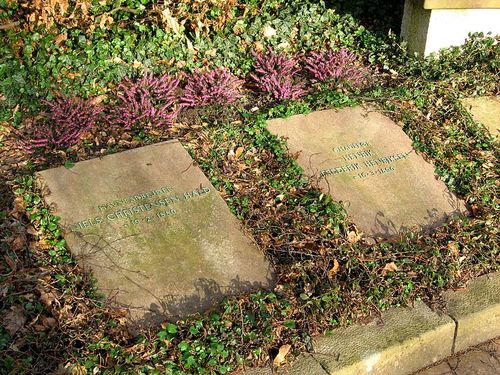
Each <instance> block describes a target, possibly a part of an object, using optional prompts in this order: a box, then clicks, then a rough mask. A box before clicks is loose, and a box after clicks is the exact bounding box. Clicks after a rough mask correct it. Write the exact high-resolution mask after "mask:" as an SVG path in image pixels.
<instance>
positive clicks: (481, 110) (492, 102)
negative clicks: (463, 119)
mask: <svg viewBox="0 0 500 375" xmlns="http://www.w3.org/2000/svg"><path fill="white" fill-rule="evenodd" d="M462 104H463V105H464V106H465V108H466V109H467V110H468V111H469V112H470V114H471V115H472V118H473V119H474V121H476V122H480V123H481V124H483V125H484V126H486V128H487V129H488V130H489V132H490V133H491V135H493V136H495V137H498V136H500V97H497V96H483V97H478V98H466V99H463V100H462Z"/></svg>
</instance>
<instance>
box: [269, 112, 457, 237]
mask: <svg viewBox="0 0 500 375" xmlns="http://www.w3.org/2000/svg"><path fill="white" fill-rule="evenodd" d="M268 128H269V130H270V131H271V132H272V133H274V134H277V135H279V136H283V137H285V138H286V139H287V143H288V146H289V148H290V150H291V151H292V152H293V153H298V159H297V161H298V163H299V164H300V166H301V167H302V168H303V169H304V173H305V174H306V175H307V176H309V177H310V178H311V179H313V181H316V180H317V181H318V183H319V187H320V188H321V190H322V191H324V192H325V193H326V194H330V195H331V196H332V197H333V198H334V199H335V200H337V201H342V202H343V203H344V205H345V207H346V210H347V212H348V213H349V215H350V216H351V218H352V221H353V222H354V223H355V224H356V225H357V226H358V228H359V229H360V230H361V231H362V232H364V233H365V234H368V235H381V236H385V237H389V236H393V235H399V234H400V233H401V232H406V231H410V230H415V229H421V228H432V227H434V226H436V225H439V224H441V223H443V222H444V221H445V220H447V219H448V218H449V217H450V216H454V215H457V214H459V213H461V212H465V207H464V204H463V202H461V201H460V200H459V199H457V197H456V196H454V195H453V194H452V193H451V192H450V191H449V190H448V189H447V188H446V185H445V184H444V183H443V182H442V181H440V180H438V179H437V178H436V176H435V173H434V167H433V166H432V165H431V164H429V163H428V162H426V161H425V160H424V159H423V158H422V157H421V156H420V155H418V154H417V153H416V152H415V150H414V149H413V148H412V142H411V140H410V139H409V138H408V136H407V135H406V134H405V133H404V131H403V130H402V129H401V127H400V126H398V125H397V124H396V123H394V122H393V121H392V120H391V119H389V118H388V117H386V116H384V115H382V114H381V113H379V112H377V111H376V110H374V109H373V108H368V107H354V108H344V109H342V110H326V111H319V112H313V113H310V114H308V115H297V116H292V117H291V118H288V119H275V120H272V121H270V122H269V124H268Z"/></svg>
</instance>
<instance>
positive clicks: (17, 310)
mask: <svg viewBox="0 0 500 375" xmlns="http://www.w3.org/2000/svg"><path fill="white" fill-rule="evenodd" d="M25 323H26V316H25V315H24V309H23V308H22V307H21V306H17V305H16V306H12V307H11V309H10V311H9V312H8V313H7V314H5V315H4V317H3V319H2V326H3V328H5V330H6V331H7V332H8V333H9V335H11V336H14V335H15V334H16V333H17V332H18V331H19V330H20V329H21V328H23V327H24V324H25Z"/></svg>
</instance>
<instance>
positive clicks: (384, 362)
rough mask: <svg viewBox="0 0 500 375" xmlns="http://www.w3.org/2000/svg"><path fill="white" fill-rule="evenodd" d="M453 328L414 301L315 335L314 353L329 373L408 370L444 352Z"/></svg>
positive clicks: (450, 322) (446, 319)
mask: <svg viewBox="0 0 500 375" xmlns="http://www.w3.org/2000/svg"><path fill="white" fill-rule="evenodd" d="M454 332H455V324H454V322H453V320H452V319H451V318H449V317H448V316H446V315H441V316H440V315H438V314H437V313H435V312H433V311H432V310H431V309H429V308H428V307H427V306H426V305H425V304H424V303H423V302H417V303H415V306H414V307H413V308H392V309H389V310H387V311H385V312H383V313H382V315H381V319H380V320H378V321H373V322H371V323H369V324H367V325H354V326H351V327H347V328H340V329H336V330H334V331H332V334H331V336H321V337H317V338H315V339H314V341H313V347H314V356H315V358H316V359H317V360H318V361H319V362H320V363H321V364H322V366H323V368H324V369H325V370H326V371H327V372H328V373H329V374H331V375H357V374H373V375H378V374H380V375H391V374H393V375H397V374H411V373H413V372H414V371H417V370H419V369H421V368H423V367H425V366H428V365H430V364H432V363H434V362H436V361H438V360H441V359H442V358H446V357H447V356H449V355H450V354H451V348H452V344H453V334H454Z"/></svg>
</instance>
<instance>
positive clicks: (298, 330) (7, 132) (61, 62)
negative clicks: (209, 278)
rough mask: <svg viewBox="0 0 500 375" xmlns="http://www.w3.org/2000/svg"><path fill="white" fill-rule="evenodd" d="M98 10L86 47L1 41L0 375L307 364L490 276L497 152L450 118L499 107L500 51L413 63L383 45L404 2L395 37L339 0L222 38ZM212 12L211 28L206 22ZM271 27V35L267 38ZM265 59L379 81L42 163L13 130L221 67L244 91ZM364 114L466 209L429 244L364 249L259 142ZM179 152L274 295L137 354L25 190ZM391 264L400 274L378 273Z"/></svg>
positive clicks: (178, 327) (56, 35)
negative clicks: (316, 343) (270, 126)
mask: <svg viewBox="0 0 500 375" xmlns="http://www.w3.org/2000/svg"><path fill="white" fill-rule="evenodd" d="M101 3H102V2H101ZM108 3H111V2H108ZM187 3H188V2H186V4H187ZM356 3H360V4H362V3H363V2H356ZM384 3H385V2H384ZM93 5H94V6H93V8H92V9H91V10H90V12H91V13H92V14H93V15H94V16H95V17H96V20H99V18H98V17H99V15H101V17H102V15H103V14H110V13H109V12H111V11H112V10H113V9H117V8H120V9H119V10H118V11H116V12H114V13H112V14H111V17H112V18H113V22H112V23H111V24H110V25H108V26H106V28H105V29H102V28H100V27H99V26H97V27H95V28H94V30H93V31H92V32H90V31H89V26H88V25H85V27H82V28H78V27H76V26H74V27H64V26H61V25H55V26H54V27H53V28H52V29H51V30H46V29H43V28H41V27H39V28H36V27H35V28H33V29H31V30H30V29H28V28H12V29H11V28H9V29H5V30H3V29H0V33H1V37H2V47H1V48H0V51H1V52H0V53H1V55H0V56H1V59H0V92H1V97H0V99H1V100H0V121H1V123H0V131H1V133H0V147H1V149H0V158H1V161H2V164H1V168H2V169H0V171H1V172H2V179H1V181H0V191H1V193H2V197H1V199H0V220H1V226H0V228H1V235H0V238H1V242H0V246H1V249H2V253H3V255H4V256H3V259H2V262H1V268H2V272H1V275H0V282H1V284H0V295H2V302H1V304H0V307H1V316H2V317H3V318H4V321H5V317H9V319H10V320H9V322H10V323H9V325H8V326H6V325H5V324H3V327H2V328H0V351H1V352H2V353H3V354H2V356H1V359H0V368H1V369H2V372H4V373H48V372H50V371H54V370H56V369H57V368H59V371H63V370H65V371H67V372H70V373H75V374H79V373H165V372H167V373H168V372H169V371H170V372H172V373H228V372H230V371H232V370H235V369H238V368H240V367H241V366H243V365H247V366H248V365H256V364H263V363H266V362H267V361H269V360H272V359H273V358H274V356H275V355H276V354H277V351H278V349H279V348H280V347H281V346H282V345H284V344H292V346H293V348H294V350H295V352H298V351H300V350H307V349H308V348H310V338H311V335H313V334H318V333H325V332H327V331H328V330H331V329H334V328H335V327H338V326H340V325H347V324H350V323H352V322H353V321H356V320H357V319H360V318H363V317H365V316H367V315H369V314H372V313H377V312H378V311H380V310H383V309H386V308H388V307H390V306H398V305H405V304H411V302H412V301H414V300H417V299H423V300H425V301H428V302H431V303H433V304H435V305H436V306H438V305H439V296H440V293H441V292H442V291H443V290H445V289H448V288H453V287H457V286H461V285H463V283H465V282H466V281H467V280H469V279H470V278H472V277H474V276H477V275H480V274H483V273H486V272H489V271H494V270H498V269H499V268H500V267H499V265H500V262H499V256H500V255H499V247H498V228H499V227H500V225H499V224H500V223H499V219H498V209H499V202H498V196H499V194H498V189H499V186H498V141H495V140H494V139H493V138H492V137H491V136H490V135H489V134H488V133H487V132H486V131H485V130H484V128H483V127H482V126H481V125H480V124H477V123H474V121H473V120H472V119H471V117H470V116H469V115H468V114H467V112H466V111H465V109H464V108H463V107H462V105H461V104H460V102H459V99H460V98H461V97H464V96H475V95H485V94H498V91H499V88H500V85H499V79H498V78H499V67H500V54H499V52H500V44H498V41H499V40H498V38H494V37H491V36H487V37H484V36H474V37H473V38H471V39H470V40H469V41H468V42H467V44H466V45H465V46H464V47H463V48H462V49H459V48H455V49H450V50H447V51H446V52H444V53H443V54H442V55H441V57H440V58H439V59H434V58H429V59H426V60H420V59H416V58H414V57H412V56H410V55H408V54H407V53H406V50H405V47H404V45H401V44H400V43H399V42H398V39H397V38H396V37H395V35H394V34H393V33H391V32H388V28H387V26H392V28H393V30H396V29H397V25H394V24H391V22H394V23H395V22H397V20H398V16H397V15H399V16H400V13H398V12H399V11H400V8H401V7H400V5H397V4H392V5H394V6H392V5H391V4H389V5H383V6H382V5H381V6H380V7H379V8H377V9H380V11H381V12H382V11H383V10H385V11H387V12H392V13H387V14H390V15H391V17H385V19H386V20H387V22H388V23H389V25H387V24H385V23H384V22H381V21H380V19H384V17H378V18H375V19H374V18H370V17H369V15H367V14H366V13H363V12H361V11H359V9H360V8H359V7H357V8H354V5H353V4H351V5H347V4H345V2H342V1H338V2H328V4H325V3H323V2H312V1H311V2H309V1H283V0H274V1H269V0H265V1H257V0H254V1H245V2H238V6H235V8H234V9H233V10H232V12H233V13H234V14H233V17H232V18H231V19H230V20H229V21H228V22H227V23H225V24H224V25H223V27H220V28H219V29H218V30H215V29H210V30H208V31H207V32H199V31H197V30H196V29H193V27H192V26H189V25H191V24H190V23H189V22H185V23H184V26H183V25H180V27H179V30H178V32H174V31H172V30H170V31H168V30H167V29H166V28H165V25H164V24H162V23H161V22H160V21H159V20H158V18H156V17H154V16H153V15H154V14H155V13H152V12H151V10H152V9H153V8H152V7H153V4H152V2H151V1H149V0H145V1H136V0H127V1H124V0H123V1H115V2H114V3H113V4H107V3H106V4H105V5H99V2H97V1H96V2H95V4H93ZM186 6H187V5H186ZM334 7H336V9H337V11H335V10H334V9H335V8H334ZM121 8H123V9H121ZM0 9H3V10H4V13H3V14H2V16H4V17H5V18H8V19H9V20H11V21H12V20H13V21H22V13H21V11H22V9H21V8H19V7H18V5H17V3H16V2H13V1H7V2H5V1H3V2H2V1H0ZM127 9H128V10H127ZM217 9H218V8H216V7H215V6H214V7H213V9H212V8H211V9H210V11H209V12H208V13H207V17H209V18H210V17H212V18H213V19H216V18H217V17H218V16H219V13H220V9H219V10H217ZM356 9H357V13H356V12H354V11H355V10H356ZM131 10H133V12H132V11H131ZM188 10H190V9H188ZM191 10H192V9H191ZM347 11H350V12H351V13H352V14H354V15H355V16H356V18H355V17H353V16H352V15H350V14H348V13H343V12H347ZM106 12H107V13H106ZM16 17H18V18H16ZM391 20H394V21H391ZM206 23H207V24H209V22H208V21H207V22H206ZM21 25H22V22H21ZM188 26H189V27H188ZM267 26H270V27H272V28H273V29H274V30H275V31H276V35H275V36H274V37H271V38H267V37H265V36H264V34H263V32H262V30H263V28H265V27H267ZM384 31H385V32H384ZM267 45H272V46H274V47H275V48H280V49H283V50H285V51H289V52H290V53H293V52H297V53H304V52H305V51H307V50H310V49H314V48H317V47H320V46H324V45H334V46H343V47H347V48H349V49H351V50H352V51H355V52H356V53H357V54H359V55H360V56H361V57H362V59H363V61H364V63H365V64H366V65H368V66H369V67H370V69H371V71H372V75H373V77H374V83H373V85H372V86H371V87H370V88H369V89H366V90H364V91H353V90H346V89H342V90H337V89H336V88H335V87H327V86H322V85H318V86H316V87H315V88H314V90H313V91H312V92H311V93H310V94H309V95H308V96H307V97H306V98H304V100H301V101H287V102H283V103H277V102H273V101H270V100H267V99H264V98H261V97H258V96H252V95H249V96H248V97H247V98H246V99H244V100H243V101H242V102H241V103H239V104H238V105H236V106H234V107H231V108H219V107H211V108H204V109H201V110H198V111H196V112H194V113H191V114H186V115H185V118H181V119H180V120H181V121H180V123H179V124H178V125H177V126H175V127H174V128H173V129H166V130H164V131H158V132H153V133H146V134H144V133H143V132H138V133H130V134H129V133H127V132H121V133H120V132H118V133H113V134H111V131H109V130H108V129H100V128H99V129H95V130H94V131H93V133H92V136H91V137H87V138H85V140H84V141H83V142H82V144H80V145H79V146H78V147H75V148H73V149H71V150H61V152H59V153H57V155H50V156H49V157H45V158H44V157H40V155H32V156H29V155H26V154H25V153H22V152H20V151H19V150H17V149H16V148H15V138H16V134H17V131H18V130H22V129H23V127H27V126H36V118H37V116H38V115H39V112H40V111H43V109H44V108H43V105H41V104H40V99H45V98H50V97H51V96H53V95H54V94H55V93H57V92H63V93H67V94H72V95H77V96H81V97H88V96H91V95H102V98H103V99H102V100H104V101H106V100H107V98H108V96H109V95H111V94H112V92H113V89H114V88H115V86H116V85H117V84H118V83H119V82H120V80H121V79H122V78H123V77H125V76H130V75H131V76H134V75H138V74H140V73H141V72H143V71H144V69H147V70H150V71H153V72H165V71H168V72H181V71H190V70H193V69H195V68H197V67H202V66H208V67H211V68H212V67H218V66H225V67H228V68H230V69H231V71H232V72H234V73H237V74H240V75H244V74H246V73H248V72H249V71H251V69H252V65H253V58H252V54H251V53H252V52H253V51H255V50H256V49H258V48H261V47H265V46H267ZM367 101H369V102H372V103H374V104H375V105H377V106H379V107H380V108H381V110H384V111H386V113H387V114H388V115H389V116H391V117H392V118H393V119H394V120H395V121H396V122H398V124H400V125H401V126H402V127H403V129H404V130H405V132H406V133H407V134H408V135H409V136H410V137H411V139H412V140H413V142H414V147H415V148H416V149H418V150H419V151H421V152H422V153H423V154H424V156H426V157H428V158H429V159H430V160H431V161H432V162H434V164H435V166H436V172H437V173H438V174H439V175H440V177H441V178H442V179H443V181H445V183H446V184H447V185H448V187H449V188H450V189H451V190H452V191H454V192H456V193H457V194H458V195H459V196H460V197H461V198H463V199H464V200H466V202H467V203H468V205H469V206H470V209H471V216H470V217H468V218H463V219H461V220H457V221H453V222H450V223H448V224H447V225H445V226H443V227H442V228H440V229H439V230H436V231H435V232H434V233H432V234H431V235H424V234H420V233H411V234H408V235H407V236H405V237H403V238H401V239H399V240H398V241H392V242H389V241H380V242H378V243H375V244H373V243H365V242H364V241H363V240H362V239H360V238H359V237H358V235H357V231H356V228H355V226H354V225H353V224H352V223H350V222H348V221H347V220H346V215H345V212H344V209H343V207H342V206H341V205H340V204H338V203H336V202H334V201H332V200H331V199H330V198H328V197H327V196H325V195H323V194H321V192H320V191H318V190H317V189H316V187H315V186H312V185H311V184H310V183H309V182H308V181H307V180H306V179H305V178H304V176H303V175H302V171H301V170H300V168H299V167H298V166H297V164H296V163H295V161H294V159H293V158H292V157H290V156H289V155H288V154H287V149H286V144H285V143H284V142H283V141H281V140H279V139H277V138H276V137H274V136H273V135H271V134H270V133H268V132H267V130H266V127H265V121H266V120H267V119H269V118H274V117H283V116H289V115H293V114H296V113H306V112H309V111H312V110H316V109H322V108H332V107H343V106H349V105H356V104H358V103H362V102H367ZM111 136H113V137H114V139H113V141H114V142H110V137H111ZM174 137H178V138H180V139H181V142H182V143H183V144H184V145H185V146H186V147H187V148H188V150H189V151H190V153H191V155H192V157H193V158H194V160H195V161H196V162H197V163H198V164H199V165H200V167H201V168H202V169H203V171H204V172H205V174H206V175H207V176H208V177H209V178H210V180H211V181H212V183H213V184H214V186H216V188H217V189H218V190H219V191H220V193H221V194H222V196H223V197H224V198H225V200H226V202H227V203H228V205H229V206H230V208H231V209H232V211H233V213H234V214H235V215H236V216H237V217H238V218H239V219H240V220H241V221H242V224H243V225H244V226H245V228H246V229H247V230H248V231H249V232H250V233H252V235H253V237H254V238H255V240H256V242H257V243H258V245H259V247H260V248H261V249H262V251H264V252H265V253H266V254H267V255H268V257H269V259H270V260H271V261H272V262H273V264H274V265H275V268H276V272H277V275H278V285H277V287H276V288H275V290H273V291H261V292H258V293H254V294H251V295H242V296H239V297H238V298H231V299H227V300H225V301H224V302H223V303H222V304H221V305H220V307H219V308H218V309H216V310H214V311H212V312H209V313H206V314H200V315H197V316H193V317H191V318H189V319H185V320H182V321H177V322H169V323H165V324H164V325H163V326H162V328H161V329H160V330H151V331H149V332H143V334H142V335H141V336H140V337H139V338H133V337H131V336H130V334H129V333H128V331H127V329H126V327H125V320H124V316H123V314H122V313H121V312H118V311H110V310H109V309H107V308H106V306H105V305H104V304H103V302H102V300H101V299H100V298H99V295H98V292H97V291H96V290H95V288H94V287H93V282H92V279H91V276H90V275H87V274H85V273H83V272H82V270H81V269H80V268H79V267H78V266H77V264H76V263H75V262H74V259H73V258H72V257H71V255H70V253H69V251H68V250H67V248H66V246H65V242H64V239H63V238H62V236H61V232H60V230H59V228H58V226H57V218H56V217H54V216H52V215H51V214H50V212H49V210H48V209H47V207H44V206H43V204H42V201H41V198H40V192H39V191H37V189H36V188H35V187H34V183H33V177H32V176H33V173H34V172H36V171H37V170H41V169H44V168H47V167H49V166H57V165H63V164H64V165H66V166H68V167H70V166H71V164H72V163H74V162H76V161H79V160H83V159H86V158H90V157H95V156H96V155H98V154H101V153H107V152H118V151H121V150H124V149H127V148H131V147H137V146H141V145H144V144H150V143H155V142H159V141H161V140H165V139H169V138H174ZM238 149H239V150H240V151H239V152H238V153H237V154H238V156H237V157H235V156H234V155H235V151H236V150H238ZM101 150H103V151H101ZM228 155H232V156H228ZM4 176H5V177H4ZM390 263H394V264H395V265H396V269H397V270H393V271H389V272H388V271H387V270H384V268H385V266H386V265H387V264H390ZM332 270H335V272H332ZM9 332H10V333H9ZM12 332H15V333H13V334H11V333H12Z"/></svg>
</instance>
